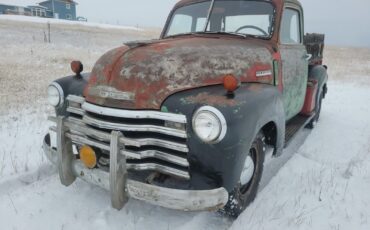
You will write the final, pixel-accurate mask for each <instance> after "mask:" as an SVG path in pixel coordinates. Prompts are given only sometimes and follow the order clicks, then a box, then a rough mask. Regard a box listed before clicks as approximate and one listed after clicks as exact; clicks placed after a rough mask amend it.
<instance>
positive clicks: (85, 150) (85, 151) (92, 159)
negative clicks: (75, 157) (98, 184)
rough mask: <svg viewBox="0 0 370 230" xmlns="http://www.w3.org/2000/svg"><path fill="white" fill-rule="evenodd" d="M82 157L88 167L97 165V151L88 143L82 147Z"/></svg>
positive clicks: (91, 167)
mask: <svg viewBox="0 0 370 230" xmlns="http://www.w3.org/2000/svg"><path fill="white" fill-rule="evenodd" d="M80 159H81V161H82V163H84V165H85V166H86V168H89V169H93V168H95V166H96V162H97V159H96V154H95V151H94V150H93V149H92V148H91V147H90V146H87V145H84V146H82V148H81V149H80Z"/></svg>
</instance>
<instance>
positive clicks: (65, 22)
mask: <svg viewBox="0 0 370 230" xmlns="http://www.w3.org/2000/svg"><path fill="white" fill-rule="evenodd" d="M0 20H9V21H18V22H33V23H43V24H46V23H50V24H51V25H55V24H61V25H79V26H85V27H96V28H101V29H119V30H139V31H140V30H142V29H139V28H136V27H132V26H121V25H110V24H102V23H93V22H80V21H69V20H62V19H55V18H41V17H31V16H22V15H5V14H1V15H0Z"/></svg>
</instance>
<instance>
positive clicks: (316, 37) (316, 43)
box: [304, 33, 325, 65]
mask: <svg viewBox="0 0 370 230" xmlns="http://www.w3.org/2000/svg"><path fill="white" fill-rule="evenodd" d="M324 41H325V35H324V34H315V33H313V34H306V35H305V36H304V44H305V46H306V49H307V53H309V54H311V55H312V58H311V59H310V63H309V65H322V61H323V57H324V47H325V42H324Z"/></svg>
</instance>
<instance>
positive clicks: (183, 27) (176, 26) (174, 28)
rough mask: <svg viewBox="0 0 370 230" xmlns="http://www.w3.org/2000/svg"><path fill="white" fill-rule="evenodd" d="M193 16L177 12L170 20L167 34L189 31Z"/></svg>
mask: <svg viewBox="0 0 370 230" xmlns="http://www.w3.org/2000/svg"><path fill="white" fill-rule="evenodd" d="M192 22H193V18H192V17H190V16H189V15H185V14H177V15H176V16H175V17H174V18H173V19H172V22H171V26H170V30H169V31H168V32H167V36H169V35H173V34H181V33H189V32H190V31H191V25H192Z"/></svg>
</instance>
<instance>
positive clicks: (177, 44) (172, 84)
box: [85, 36, 273, 110]
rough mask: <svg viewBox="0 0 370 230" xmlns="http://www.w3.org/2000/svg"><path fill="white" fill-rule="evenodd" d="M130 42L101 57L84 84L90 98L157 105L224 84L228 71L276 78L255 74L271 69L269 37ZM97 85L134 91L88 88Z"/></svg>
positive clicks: (252, 78) (249, 78)
mask: <svg viewBox="0 0 370 230" xmlns="http://www.w3.org/2000/svg"><path fill="white" fill-rule="evenodd" d="M132 47H133V48H129V47H127V46H123V47H121V48H118V49H115V50H112V51H110V52H108V53H107V54H105V55H104V56H103V57H102V58H100V59H99V61H98V62H97V63H96V65H95V67H94V69H93V71H92V76H91V80H90V82H89V84H88V87H87V88H86V90H85V97H86V99H87V101H89V102H92V103H95V104H100V105H103V106H108V107H116V108H125V109H155V110H159V109H160V107H161V104H162V102H163V101H164V100H165V99H166V98H167V97H168V96H170V95H171V94H174V93H176V92H179V91H183V90H187V89H191V88H198V87H204V86H208V85H217V84H222V83H223V77H224V76H225V75H227V74H233V75H234V76H235V77H237V78H238V79H239V80H240V81H241V82H263V83H271V84H272V82H273V79H272V76H264V77H262V78H258V77H256V71H268V70H271V71H272V70H273V67H272V51H271V46H270V43H269V42H261V41H258V40H253V39H235V38H219V37H213V38H210V37H199V36H192V37H183V38H176V39H164V40H158V41H157V42H152V43H148V44H145V45H142V46H132ZM96 86H99V87H100V88H101V87H102V86H103V87H104V86H106V87H107V88H108V87H109V88H115V89H117V90H118V91H120V92H122V93H126V94H127V93H129V94H134V95H135V97H134V98H135V99H134V100H118V99H115V98H109V97H104V98H102V97H100V96H99V95H98V94H96V93H94V94H92V93H91V92H92V91H96V90H89V89H91V88H94V87H96ZM220 96H222V95H220ZM198 99H201V98H198Z"/></svg>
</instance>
